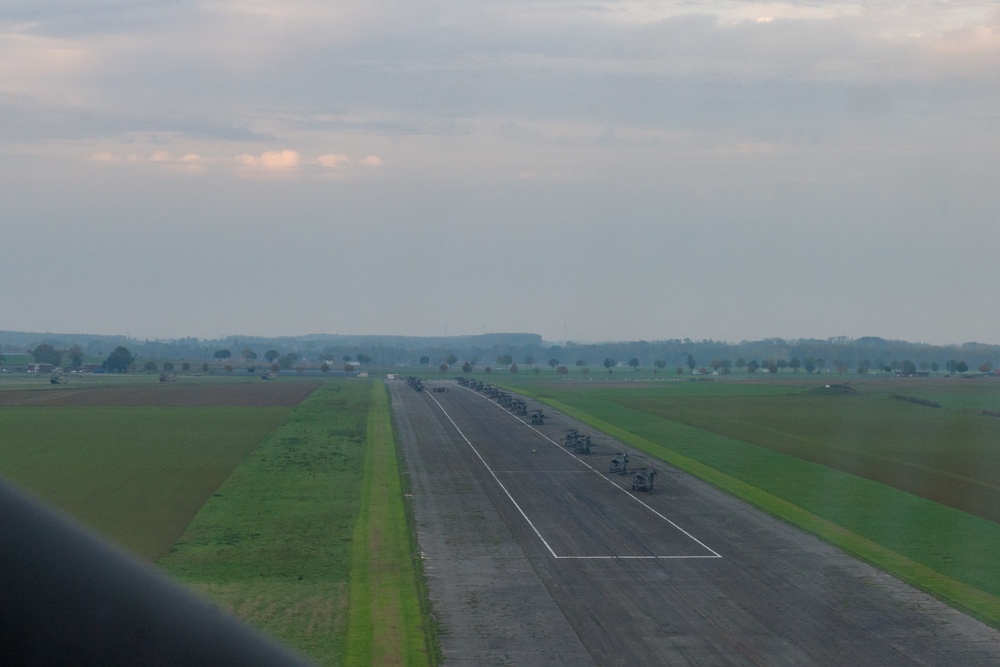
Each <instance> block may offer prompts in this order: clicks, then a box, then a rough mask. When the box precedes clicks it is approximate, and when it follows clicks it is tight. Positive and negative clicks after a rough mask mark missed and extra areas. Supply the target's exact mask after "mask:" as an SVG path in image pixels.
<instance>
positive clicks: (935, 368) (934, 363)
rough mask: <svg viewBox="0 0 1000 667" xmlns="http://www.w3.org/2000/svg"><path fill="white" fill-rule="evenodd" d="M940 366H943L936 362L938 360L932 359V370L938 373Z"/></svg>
mask: <svg viewBox="0 0 1000 667" xmlns="http://www.w3.org/2000/svg"><path fill="white" fill-rule="evenodd" d="M940 368H941V367H940V366H938V362H936V361H932V362H931V370H932V371H934V372H935V373H937V372H938V369H940Z"/></svg>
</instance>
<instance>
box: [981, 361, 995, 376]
mask: <svg viewBox="0 0 1000 667" xmlns="http://www.w3.org/2000/svg"><path fill="white" fill-rule="evenodd" d="M992 370H993V364H991V363H990V362H988V361H987V362H986V363H983V364H980V365H979V372H980V373H989V372H990V371H992Z"/></svg>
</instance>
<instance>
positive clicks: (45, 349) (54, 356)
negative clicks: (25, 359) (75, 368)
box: [31, 343, 63, 366]
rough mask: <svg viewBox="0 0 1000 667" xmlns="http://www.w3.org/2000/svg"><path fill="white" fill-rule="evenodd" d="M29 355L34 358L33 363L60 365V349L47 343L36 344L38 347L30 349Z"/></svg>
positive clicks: (61, 354) (61, 356)
mask: <svg viewBox="0 0 1000 667" xmlns="http://www.w3.org/2000/svg"><path fill="white" fill-rule="evenodd" d="M31 356H32V357H34V358H35V363H39V364H52V365H53V366H60V365H62V358H63V353H62V350H57V349H56V348H54V347H53V346H51V345H49V344H48V343H41V344H40V345H38V347H36V348H35V349H34V350H32V351H31Z"/></svg>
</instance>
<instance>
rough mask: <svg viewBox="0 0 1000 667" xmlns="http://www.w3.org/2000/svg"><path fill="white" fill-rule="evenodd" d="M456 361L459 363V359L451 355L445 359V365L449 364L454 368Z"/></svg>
mask: <svg viewBox="0 0 1000 667" xmlns="http://www.w3.org/2000/svg"><path fill="white" fill-rule="evenodd" d="M456 361H458V357H456V356H455V355H454V354H449V355H448V356H447V357H445V358H444V363H446V364H448V365H449V366H454V365H455V362H456Z"/></svg>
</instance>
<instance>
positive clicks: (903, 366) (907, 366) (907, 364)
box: [899, 359, 917, 375]
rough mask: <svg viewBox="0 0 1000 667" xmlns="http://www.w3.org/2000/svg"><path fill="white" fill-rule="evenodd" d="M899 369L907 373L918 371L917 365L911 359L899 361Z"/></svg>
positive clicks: (911, 373)
mask: <svg viewBox="0 0 1000 667" xmlns="http://www.w3.org/2000/svg"><path fill="white" fill-rule="evenodd" d="M899 370H900V371H901V372H903V373H906V374H907V375H914V374H916V372H917V365H916V364H915V363H913V362H912V361H910V360H909V359H903V360H902V361H901V362H899Z"/></svg>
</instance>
